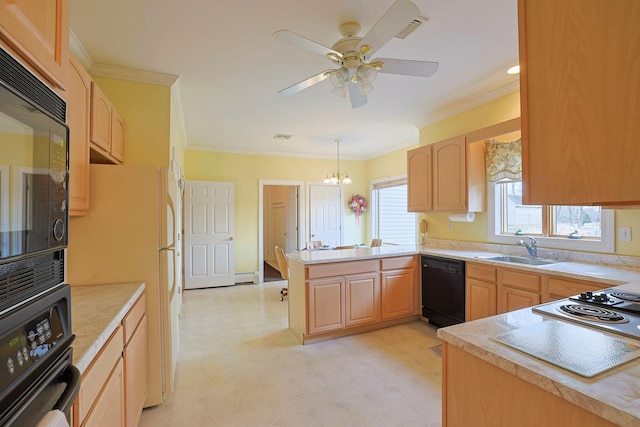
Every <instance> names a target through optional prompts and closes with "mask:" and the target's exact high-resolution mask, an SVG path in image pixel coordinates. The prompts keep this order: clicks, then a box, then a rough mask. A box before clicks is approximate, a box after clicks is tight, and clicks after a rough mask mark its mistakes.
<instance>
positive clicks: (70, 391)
mask: <svg viewBox="0 0 640 427" xmlns="http://www.w3.org/2000/svg"><path fill="white" fill-rule="evenodd" d="M80 377H81V375H80V371H79V370H78V368H76V367H75V366H73V365H69V366H67V369H65V371H64V373H63V374H62V379H63V380H64V382H65V383H67V388H66V389H65V390H64V393H63V394H62V396H60V399H58V402H56V406H54V408H53V409H59V410H61V411H62V412H65V413H66V412H67V411H68V410H69V408H71V405H73V401H74V400H75V399H76V396H77V395H78V391H79V390H80Z"/></svg>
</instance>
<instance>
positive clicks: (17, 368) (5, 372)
mask: <svg viewBox="0 0 640 427" xmlns="http://www.w3.org/2000/svg"><path fill="white" fill-rule="evenodd" d="M62 338H64V328H63V326H62V321H61V319H60V313H59V312H58V307H57V306H54V307H51V308H50V309H49V310H47V311H45V312H44V313H41V314H39V315H38V316H35V317H33V318H31V319H30V320H29V321H27V322H25V323H24V324H23V325H22V326H21V327H18V328H15V329H14V330H12V331H9V332H8V333H5V334H3V335H2V338H0V371H1V372H2V375H0V389H4V388H5V387H6V386H7V385H9V384H11V382H13V381H14V380H15V379H16V378H18V377H19V376H20V375H21V374H22V373H23V372H25V371H27V370H28V369H29V368H30V367H31V366H33V365H34V364H35V363H37V362H38V360H40V359H41V358H42V357H43V356H44V355H45V354H47V353H48V352H49V351H50V350H51V349H52V348H53V347H54V346H55V345H56V344H57V343H58V342H59V341H60V340H61V339H62Z"/></svg>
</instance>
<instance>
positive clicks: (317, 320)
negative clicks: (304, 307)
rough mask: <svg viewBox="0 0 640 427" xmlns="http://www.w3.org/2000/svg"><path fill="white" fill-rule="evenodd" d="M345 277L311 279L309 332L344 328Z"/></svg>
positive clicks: (316, 332)
mask: <svg viewBox="0 0 640 427" xmlns="http://www.w3.org/2000/svg"><path fill="white" fill-rule="evenodd" d="M344 286H345V279H344V277H335V278H329V279H315V280H310V281H309V334H318V333H322V332H329V331H333V330H336V329H342V328H344V325H345V321H344Z"/></svg>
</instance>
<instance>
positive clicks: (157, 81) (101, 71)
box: [89, 63, 178, 86]
mask: <svg viewBox="0 0 640 427" xmlns="http://www.w3.org/2000/svg"><path fill="white" fill-rule="evenodd" d="M89 74H91V75H92V76H98V77H108V78H112V79H118V80H128V81H132V82H138V83H149V84H154V85H160V86H171V85H173V84H174V83H175V82H176V80H178V76H176V75H175V74H166V73H156V72H155V71H143V70H136V69H134V68H126V67H118V66H116V65H107V64H98V63H94V64H93V65H92V66H91V68H90V69H89Z"/></svg>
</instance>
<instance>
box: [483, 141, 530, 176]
mask: <svg viewBox="0 0 640 427" xmlns="http://www.w3.org/2000/svg"><path fill="white" fill-rule="evenodd" d="M484 161H485V166H486V169H487V181H489V182H497V181H502V180H505V179H509V180H513V181H520V180H521V179H522V140H521V139H517V140H515V141H511V142H500V141H496V140H493V139H488V140H486V141H485V144H484Z"/></svg>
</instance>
